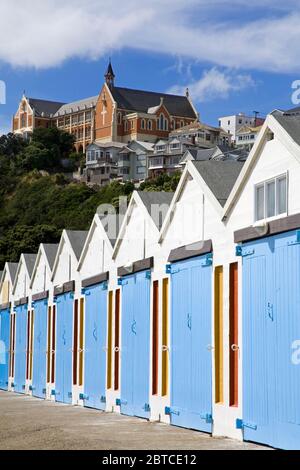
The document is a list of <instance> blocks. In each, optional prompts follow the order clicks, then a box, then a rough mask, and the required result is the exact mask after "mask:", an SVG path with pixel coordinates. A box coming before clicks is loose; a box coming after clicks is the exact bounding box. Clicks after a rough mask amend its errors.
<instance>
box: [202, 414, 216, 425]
mask: <svg viewBox="0 0 300 470" xmlns="http://www.w3.org/2000/svg"><path fill="white" fill-rule="evenodd" d="M200 418H201V419H205V421H206V422H207V423H212V422H213V417H212V414H211V413H203V414H201V415H200Z"/></svg>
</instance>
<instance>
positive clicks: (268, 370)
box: [243, 239, 276, 446]
mask: <svg viewBox="0 0 300 470" xmlns="http://www.w3.org/2000/svg"><path fill="white" fill-rule="evenodd" d="M270 241H271V239H270V240H269V242H270ZM244 253H245V256H244V257H243V390H244V393H243V423H244V438H245V439H246V440H250V441H255V442H261V443H265V444H269V445H271V446H273V445H274V444H275V427H274V426H275V419H274V400H275V394H276V391H275V383H274V380H275V377H274V356H272V350H273V349H274V345H273V344H271V343H272V342H274V340H275V334H274V322H273V321H272V291H273V285H272V284H270V281H272V272H271V271H270V269H271V266H270V256H272V255H271V252H270V248H269V243H268V241H266V240H265V241H263V242H259V243H256V244H255V245H254V246H247V247H245V249H244ZM246 253H247V254H246Z"/></svg>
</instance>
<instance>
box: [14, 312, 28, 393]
mask: <svg viewBox="0 0 300 470" xmlns="http://www.w3.org/2000/svg"><path fill="white" fill-rule="evenodd" d="M15 310H16V317H15V318H16V327H15V328H16V344H15V377H14V390H15V392H17V393H24V392H25V384H26V343H27V304H26V305H21V306H18V307H16V309H15Z"/></svg>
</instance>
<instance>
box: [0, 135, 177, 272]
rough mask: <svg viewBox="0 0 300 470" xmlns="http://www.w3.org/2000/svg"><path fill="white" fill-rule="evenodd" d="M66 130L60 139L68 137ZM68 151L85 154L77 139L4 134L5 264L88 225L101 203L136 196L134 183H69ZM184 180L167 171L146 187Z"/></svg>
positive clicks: (1, 240) (0, 178)
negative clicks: (63, 162) (64, 163)
mask: <svg viewBox="0 0 300 470" xmlns="http://www.w3.org/2000/svg"><path fill="white" fill-rule="evenodd" d="M60 134H61V133H58V134H56V137H55V139H57V140H63V139H62V137H61V135H60ZM43 136H44V137H45V133H43ZM63 137H64V136H63ZM35 138H36V139H37V137H36V136H35ZM55 139H54V140H55ZM46 140H47V139H46ZM63 145H65V144H63ZM41 154H42V157H41V158H42V160H39V159H38V155H41ZM51 154H52V155H53V160H52V161H51ZM45 155H47V158H45ZM62 155H63V156H64V158H66V157H67V158H70V161H71V163H72V162H74V161H76V160H77V161H78V162H79V161H80V157H81V156H76V155H75V157H74V154H72V141H70V142H69V143H68V145H67V147H66V146H65V148H64V149H62V147H60V145H59V144H56V143H55V144H53V142H52V143H50V144H49V141H48V140H47V141H45V139H44V142H43V143H41V142H37V141H35V142H34V143H29V144H28V143H27V144H26V143H24V141H19V139H17V138H16V137H15V136H8V137H6V140H5V139H3V138H1V139H0V270H1V269H2V268H3V265H4V263H5V262H6V261H8V260H9V261H15V262H16V261H18V260H19V257H20V254H21V253H22V252H27V253H34V252H36V251H37V249H38V246H39V244H40V243H42V242H45V243H46V242H47V243H55V242H58V241H59V239H60V235H61V232H62V230H63V229H64V228H67V229H72V230H88V228H89V226H90V224H91V221H92V219H93V217H94V214H95V212H96V209H97V207H98V206H99V205H100V204H103V203H106V204H107V203H112V204H113V205H114V206H115V207H116V208H117V206H118V198H119V197H120V196H127V197H128V198H130V196H131V194H132V191H133V190H134V186H133V184H132V183H125V184H122V183H119V182H113V183H111V184H110V185H108V186H104V187H101V188H99V187H95V188H89V187H87V186H86V185H85V184H83V183H69V182H68V181H67V180H66V179H65V177H64V175H63V174H62V173H61V171H62V168H61V167H60V165H59V161H60V158H61V157H62ZM24 162H26V164H24ZM178 180H179V176H178V175H175V176H173V177H169V176H167V175H165V176H162V177H159V178H157V179H156V180H151V181H147V182H145V183H143V184H142V185H141V189H142V190H145V191H147V190H152V191H153V190H158V191H159V190H165V191H174V189H175V188H176V186H177V183H178Z"/></svg>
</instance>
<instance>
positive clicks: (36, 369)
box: [32, 300, 48, 398]
mask: <svg viewBox="0 0 300 470" xmlns="http://www.w3.org/2000/svg"><path fill="white" fill-rule="evenodd" d="M47 312H48V300H40V301H38V302H34V330H33V331H34V340H33V377H32V393H33V395H34V396H35V397H38V398H45V394H46V367H47V354H46V353H47V317H48V315H47Z"/></svg>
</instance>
